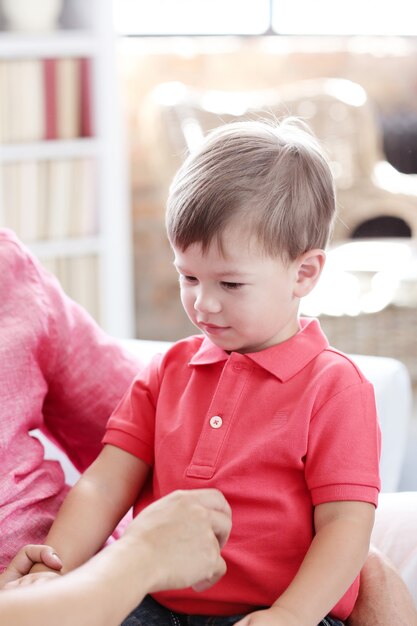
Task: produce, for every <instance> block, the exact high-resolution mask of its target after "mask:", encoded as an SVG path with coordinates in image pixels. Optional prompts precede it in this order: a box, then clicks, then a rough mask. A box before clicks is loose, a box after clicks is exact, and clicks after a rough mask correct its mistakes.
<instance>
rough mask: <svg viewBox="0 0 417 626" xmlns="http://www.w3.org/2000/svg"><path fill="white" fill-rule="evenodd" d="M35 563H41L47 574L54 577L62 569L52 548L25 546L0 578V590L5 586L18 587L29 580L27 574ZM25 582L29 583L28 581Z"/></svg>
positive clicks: (59, 560)
mask: <svg viewBox="0 0 417 626" xmlns="http://www.w3.org/2000/svg"><path fill="white" fill-rule="evenodd" d="M37 563H42V564H43V565H44V566H46V568H47V572H48V573H49V574H50V575H52V576H54V577H55V576H57V575H58V573H57V572H58V571H59V570H60V569H61V568H62V562H61V559H60V558H59V556H58V555H57V554H56V553H55V552H54V550H53V548H50V547H49V546H41V545H27V546H24V547H23V548H21V549H20V550H19V552H18V553H17V554H16V556H15V557H14V559H13V560H12V561H11V562H10V564H9V565H8V567H7V568H6V569H5V571H4V572H3V574H2V575H1V576H0V588H2V587H4V586H6V585H7V586H8V587H9V588H10V587H15V586H18V585H19V584H20V583H21V582H22V581H23V580H24V579H26V578H29V576H27V574H28V573H29V572H30V571H31V569H32V567H33V566H34V565H35V564H37ZM49 577H50V576H49ZM26 582H27V583H29V581H26ZM25 584H26V583H25Z"/></svg>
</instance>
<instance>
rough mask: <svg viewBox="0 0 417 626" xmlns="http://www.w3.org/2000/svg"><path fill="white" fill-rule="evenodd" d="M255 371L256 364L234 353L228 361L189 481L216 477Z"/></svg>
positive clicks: (200, 438) (208, 414)
mask: <svg viewBox="0 0 417 626" xmlns="http://www.w3.org/2000/svg"><path fill="white" fill-rule="evenodd" d="M252 369H253V364H252V362H251V361H249V359H248V358H247V357H245V356H244V355H242V354H237V353H232V354H231V355H230V356H229V358H228V360H227V361H226V363H225V366H224V368H223V371H222V374H221V376H220V379H219V382H218V385H217V388H216V391H215V393H214V396H213V399H212V401H211V403H210V407H209V410H208V411H207V414H206V416H205V418H204V422H203V427H202V429H201V433H200V437H199V439H198V441H197V445H196V447H195V450H194V454H193V457H192V459H191V463H190V465H189V466H188V469H187V471H186V475H187V476H188V477H192V478H211V477H212V476H213V475H214V473H215V471H216V467H217V462H218V459H219V456H220V452H221V450H222V447H223V445H224V443H225V440H226V438H227V435H228V432H229V430H230V428H231V425H232V421H233V419H234V416H235V414H236V409H237V407H238V406H239V402H240V398H241V396H242V392H243V390H244V388H245V386H246V384H247V382H248V379H249V377H250V374H251V371H252Z"/></svg>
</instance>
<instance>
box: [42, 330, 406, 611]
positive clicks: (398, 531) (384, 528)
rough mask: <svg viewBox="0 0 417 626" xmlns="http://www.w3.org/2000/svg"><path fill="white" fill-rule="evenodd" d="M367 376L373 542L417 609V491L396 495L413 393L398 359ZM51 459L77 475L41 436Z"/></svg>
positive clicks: (139, 349) (145, 345)
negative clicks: (373, 442) (376, 443)
mask: <svg viewBox="0 0 417 626" xmlns="http://www.w3.org/2000/svg"><path fill="white" fill-rule="evenodd" d="M122 343H123V345H124V346H125V347H126V349H128V350H130V351H132V352H133V353H135V354H136V355H138V356H139V357H140V358H141V359H142V360H143V361H148V360H149V359H150V358H151V357H152V355H153V354H155V353H156V352H163V351H164V350H166V349H167V347H168V346H169V345H170V344H169V342H163V341H146V340H124V341H122ZM353 358H354V360H355V361H356V362H357V364H358V365H359V367H360V368H361V370H362V371H363V373H364V374H365V376H366V377H367V378H368V379H369V380H370V381H371V382H372V383H373V385H374V388H375V395H376V402H377V407H378V413H379V419H380V423H381V430H382V439H383V446H382V458H381V478H382V490H383V491H384V492H385V493H383V494H382V495H381V497H380V506H379V508H378V512H377V520H376V523H375V528H374V534H373V542H374V543H375V544H376V545H377V546H378V547H379V548H380V549H381V550H382V551H383V552H385V553H386V554H387V555H388V556H389V557H390V558H391V559H392V561H393V562H394V563H395V564H396V565H397V567H398V569H399V570H400V571H401V573H402V575H403V578H404V580H405V581H406V583H407V585H408V587H409V589H410V591H411V592H412V594H413V597H414V601H415V603H416V606H417V492H416V493H414V492H413V493H408V492H404V493H402V494H395V496H393V495H392V494H390V493H389V492H395V491H397V489H398V486H399V480H400V475H401V470H402V467H403V462H404V457H405V450H406V444H407V438H408V433H409V427H410V419H411V405H412V392H411V384H410V378H409V375H408V372H407V369H406V368H405V366H404V365H403V364H402V363H400V362H399V361H397V360H395V359H390V358H385V357H371V356H362V355H354V356H353ZM36 434H37V436H39V438H40V439H41V441H42V442H43V444H44V446H45V456H46V457H47V458H54V459H58V460H59V461H60V462H61V464H62V466H63V468H64V471H65V473H66V476H67V480H68V482H69V483H73V482H74V480H75V479H76V478H77V476H78V474H77V472H76V470H75V469H74V468H73V466H72V465H71V464H70V462H69V461H68V459H66V458H63V455H62V453H61V452H60V451H58V450H57V449H56V448H55V447H54V446H53V445H52V444H51V443H50V442H49V441H48V440H47V439H46V438H45V437H44V436H43V435H42V434H39V433H36Z"/></svg>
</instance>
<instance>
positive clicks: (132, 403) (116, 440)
mask: <svg viewBox="0 0 417 626" xmlns="http://www.w3.org/2000/svg"><path fill="white" fill-rule="evenodd" d="M161 359H162V355H160V354H158V355H155V356H154V358H153V359H152V361H151V362H150V363H149V365H147V366H146V367H145V368H144V370H142V371H141V373H140V374H139V375H138V376H137V377H136V378H135V380H134V381H133V383H132V384H131V385H130V387H129V389H128V391H127V392H126V394H125V395H124V397H123V399H122V400H121V402H120V403H119V405H118V406H117V408H116V410H115V411H114V413H113V415H112V416H111V418H110V419H109V421H108V424H107V429H106V434H105V435H104V438H103V443H106V444H112V445H114V446H117V447H119V448H122V449H123V450H125V451H126V452H129V453H130V454H133V455H135V456H137V457H139V458H141V459H142V460H143V461H145V463H148V465H153V462H154V443H155V422H156V412H157V408H156V406H157V400H158V391H159V386H160V374H159V365H160V362H161Z"/></svg>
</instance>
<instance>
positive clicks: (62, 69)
mask: <svg viewBox="0 0 417 626" xmlns="http://www.w3.org/2000/svg"><path fill="white" fill-rule="evenodd" d="M91 80H92V75H91V59H89V58H73V57H61V58H45V59H11V60H10V59H6V60H5V59H3V60H0V142H2V143H12V142H19V141H20V142H22V141H26V142H29V141H42V140H44V139H46V140H53V139H75V138H78V137H91V136H92V135H93V129H92V102H91V97H92V86H91Z"/></svg>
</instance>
